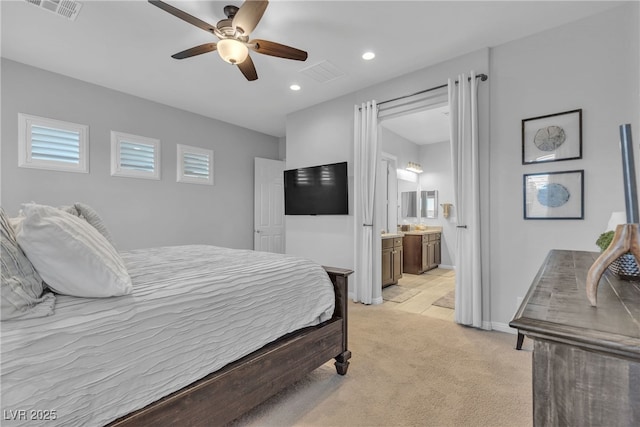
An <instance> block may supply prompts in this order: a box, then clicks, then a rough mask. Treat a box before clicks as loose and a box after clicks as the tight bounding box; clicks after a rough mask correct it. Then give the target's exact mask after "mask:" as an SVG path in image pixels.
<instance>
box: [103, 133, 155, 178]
mask: <svg viewBox="0 0 640 427" xmlns="http://www.w3.org/2000/svg"><path fill="white" fill-rule="evenodd" d="M111 175H113V176H125V177H129V178H146V179H160V141H159V140H157V139H153V138H147V137H144V136H138V135H131V134H127V133H123V132H115V131H111Z"/></svg>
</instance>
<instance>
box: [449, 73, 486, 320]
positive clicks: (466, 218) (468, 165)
mask: <svg viewBox="0 0 640 427" xmlns="http://www.w3.org/2000/svg"><path fill="white" fill-rule="evenodd" d="M449 108H450V113H449V117H450V126H451V158H452V168H453V185H454V211H455V216H456V222H457V233H456V250H455V259H454V263H455V266H456V288H455V295H456V298H455V307H456V309H455V321H456V322H457V323H460V324H463V325H469V326H474V327H477V328H481V327H482V317H483V316H482V270H481V264H480V263H481V253H480V175H479V171H478V165H479V162H478V90H477V82H476V73H475V72H474V71H471V73H470V76H469V75H467V74H462V75H459V76H458V84H457V85H456V82H455V81H453V80H451V79H449Z"/></svg>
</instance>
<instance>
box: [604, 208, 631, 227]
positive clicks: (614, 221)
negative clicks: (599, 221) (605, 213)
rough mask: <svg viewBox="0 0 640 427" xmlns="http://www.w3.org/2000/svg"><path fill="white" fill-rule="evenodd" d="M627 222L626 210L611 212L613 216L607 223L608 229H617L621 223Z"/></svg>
mask: <svg viewBox="0 0 640 427" xmlns="http://www.w3.org/2000/svg"><path fill="white" fill-rule="evenodd" d="M626 223H627V217H626V215H625V213H624V211H621V212H613V213H611V218H609V224H607V230H606V231H609V230H613V231H616V227H617V226H618V225H620V224H626Z"/></svg>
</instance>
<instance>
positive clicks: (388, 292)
mask: <svg viewBox="0 0 640 427" xmlns="http://www.w3.org/2000/svg"><path fill="white" fill-rule="evenodd" d="M419 293H420V290H419V289H411V288H405V287H404V286H400V285H391V286H387V287H386V288H384V289H382V299H383V300H385V301H393V302H405V301H406V300H408V299H409V298H411V297H413V296H415V295H417V294H419Z"/></svg>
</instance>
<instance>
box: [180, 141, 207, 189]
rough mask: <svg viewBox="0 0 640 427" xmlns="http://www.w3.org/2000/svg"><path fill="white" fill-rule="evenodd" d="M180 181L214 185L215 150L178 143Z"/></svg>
mask: <svg viewBox="0 0 640 427" xmlns="http://www.w3.org/2000/svg"><path fill="white" fill-rule="evenodd" d="M177 159H178V165H177V171H178V182H188V183H192V184H206V185H213V151H212V150H207V149H205V148H199V147H190V146H188V145H182V144H178V155H177Z"/></svg>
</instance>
